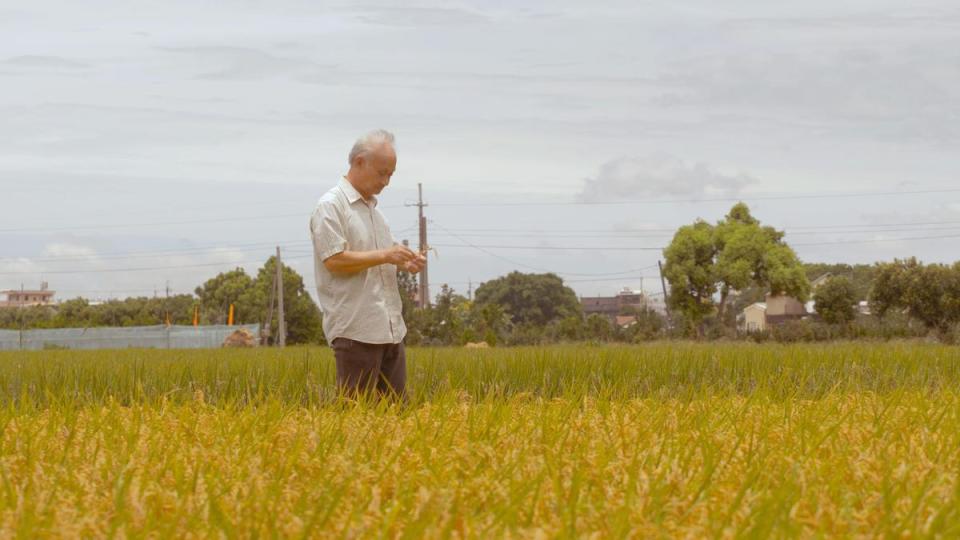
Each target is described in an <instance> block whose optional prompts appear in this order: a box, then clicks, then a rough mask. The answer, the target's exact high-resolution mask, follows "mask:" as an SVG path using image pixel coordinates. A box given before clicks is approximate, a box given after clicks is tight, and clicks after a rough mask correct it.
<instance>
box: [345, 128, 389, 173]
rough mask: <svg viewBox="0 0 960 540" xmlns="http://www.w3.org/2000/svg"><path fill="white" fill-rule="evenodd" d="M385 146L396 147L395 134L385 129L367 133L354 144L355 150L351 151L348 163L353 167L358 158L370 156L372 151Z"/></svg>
mask: <svg viewBox="0 0 960 540" xmlns="http://www.w3.org/2000/svg"><path fill="white" fill-rule="evenodd" d="M384 144H389V145H390V146H393V145H394V137H393V133H390V132H389V131H387V130H385V129H375V130H373V131H371V132H370V133H367V134H366V135H364V136H363V137H360V138H359V139H357V142H355V143H353V148H352V149H351V150H350V156H349V157H348V160H349V161H348V163H350V164H351V165H353V160H354V159H356V158H357V156H364V155H366V154H368V153H369V152H370V151H371V150H374V149H376V148H378V147H380V146H382V145H384Z"/></svg>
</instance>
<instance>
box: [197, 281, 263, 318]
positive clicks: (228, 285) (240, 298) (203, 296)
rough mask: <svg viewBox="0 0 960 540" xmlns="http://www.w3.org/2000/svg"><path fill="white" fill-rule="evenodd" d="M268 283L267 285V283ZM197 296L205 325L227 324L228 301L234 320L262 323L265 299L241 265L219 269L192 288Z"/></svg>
mask: <svg viewBox="0 0 960 540" xmlns="http://www.w3.org/2000/svg"><path fill="white" fill-rule="evenodd" d="M268 286H269V285H268ZM194 292H195V293H196V295H197V297H198V298H199V299H200V305H201V310H202V311H201V320H202V321H203V322H205V323H207V324H226V323H227V314H228V313H229V310H230V304H233V306H234V310H233V320H234V322H236V323H239V324H246V323H255V322H261V321H262V320H263V317H262V315H261V311H265V310H266V303H267V298H266V297H265V296H260V295H258V294H257V293H258V292H259V291H258V289H257V287H256V286H255V284H254V280H253V278H251V277H250V276H249V275H247V273H246V271H244V269H243V268H236V269H234V270H230V271H229V272H221V273H219V274H217V275H216V276H215V277H213V278H211V279H208V280H207V281H206V282H204V284H203V285H201V286H199V287H197V288H196V290H195V291H194Z"/></svg>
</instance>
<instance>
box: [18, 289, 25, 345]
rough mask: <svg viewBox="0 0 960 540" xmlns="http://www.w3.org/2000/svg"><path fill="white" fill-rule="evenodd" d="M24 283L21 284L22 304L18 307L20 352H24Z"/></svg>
mask: <svg viewBox="0 0 960 540" xmlns="http://www.w3.org/2000/svg"><path fill="white" fill-rule="evenodd" d="M23 294H24V293H23V282H20V302H19V306H17V314H18V315H20V350H21V351H22V350H23V302H24V300H23Z"/></svg>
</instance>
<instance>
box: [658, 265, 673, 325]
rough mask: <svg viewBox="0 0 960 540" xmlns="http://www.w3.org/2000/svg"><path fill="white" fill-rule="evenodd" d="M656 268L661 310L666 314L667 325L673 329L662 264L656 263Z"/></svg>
mask: <svg viewBox="0 0 960 540" xmlns="http://www.w3.org/2000/svg"><path fill="white" fill-rule="evenodd" d="M657 268H659V269H660V286H661V287H662V288H663V309H664V311H665V312H666V314H667V324H668V325H669V326H670V328H673V317H672V316H671V315H670V302H669V300H670V299H669V298H668V297H667V281H666V280H665V279H663V264H661V263H660V261H657Z"/></svg>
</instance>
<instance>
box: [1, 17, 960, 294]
mask: <svg viewBox="0 0 960 540" xmlns="http://www.w3.org/2000/svg"><path fill="white" fill-rule="evenodd" d="M0 34H2V35H3V36H4V38H3V39H2V40H0V89H2V90H0V111H2V112H0V118H2V122H0V289H5V288H19V287H20V285H21V283H23V284H24V285H25V286H26V287H27V288H31V287H36V286H38V285H39V282H40V281H41V280H46V281H48V282H49V283H50V287H51V288H53V289H56V290H57V291H58V296H60V297H62V298H67V297H74V296H78V295H83V296H86V297H91V298H105V297H115V296H127V295H144V294H151V295H152V294H153V291H155V290H156V291H158V292H160V293H162V292H163V290H164V288H165V286H166V284H167V283H168V282H169V284H170V287H171V289H172V290H173V291H174V292H190V291H192V289H193V288H194V287H195V286H196V285H198V284H199V283H201V282H202V281H203V280H205V279H207V278H208V277H211V276H213V275H215V274H216V273H217V272H219V271H223V270H226V269H229V268H232V267H235V266H238V265H239V266H243V267H244V268H246V269H248V270H249V271H251V272H254V271H255V269H256V268H257V267H258V266H259V265H260V264H262V262H263V260H264V259H266V257H267V256H269V254H270V253H271V252H272V250H273V246H275V245H277V244H280V245H281V246H283V249H284V253H285V256H286V258H287V259H288V261H289V263H290V264H291V265H292V266H294V267H295V268H296V269H297V270H299V271H300V272H301V273H302V274H303V275H304V276H305V277H306V279H307V282H308V283H310V284H312V282H313V262H312V259H311V256H310V249H309V237H308V234H307V221H308V216H309V213H310V210H311V208H312V206H313V204H314V202H315V201H316V199H317V198H318V197H319V196H320V195H321V194H322V193H323V192H324V191H326V190H327V189H328V188H329V187H331V186H332V185H333V184H334V183H335V182H336V181H337V179H338V178H339V177H340V176H341V175H342V174H343V173H344V172H345V170H346V153H347V151H348V150H349V147H350V146H351V144H352V142H353V140H354V139H355V138H356V137H357V136H358V135H360V134H361V133H363V132H365V131H367V130H369V129H372V128H377V127H383V128H387V129H390V130H392V131H394V132H395V133H396V135H397V140H398V150H399V164H398V169H397V173H396V175H395V176H394V178H393V182H392V184H391V186H390V188H388V190H387V191H386V192H384V194H383V196H382V200H381V204H382V208H383V211H384V213H385V214H386V216H387V218H388V219H389V221H390V223H391V224H392V227H393V229H394V230H395V231H396V235H397V237H400V238H403V237H408V238H410V239H411V240H412V241H415V240H416V232H415V230H414V229H413V227H414V226H415V224H416V209H415V208H411V207H408V206H405V205H406V204H408V203H410V202H412V201H413V200H414V199H415V196H416V184H417V183H418V182H422V183H423V185H424V193H425V198H426V200H427V202H428V203H429V204H430V205H431V206H430V207H428V209H427V213H428V217H429V218H430V219H431V221H432V222H431V229H430V235H431V240H432V243H433V244H434V246H435V248H436V251H435V253H434V254H433V255H431V257H432V260H431V281H432V282H433V284H434V289H436V286H437V285H439V284H440V283H442V282H447V283H450V284H452V286H453V287H454V288H455V289H457V290H458V291H462V292H466V289H467V287H468V282H469V281H472V282H473V283H474V284H476V283H479V282H481V281H483V280H485V279H490V278H492V277H496V276H499V275H502V274H504V273H506V272H509V271H511V270H515V269H519V270H524V271H535V270H541V271H542V270H550V271H554V272H557V273H560V274H562V275H563V276H564V277H565V278H566V279H568V280H569V282H570V285H571V286H573V287H574V288H575V289H576V290H577V292H578V293H580V294H583V295H592V294H611V293H614V292H616V291H617V290H619V289H620V288H622V287H624V286H628V287H632V288H640V287H641V286H643V287H644V288H646V289H648V290H656V288H657V287H658V286H659V283H658V282H657V281H655V278H656V275H657V274H656V271H655V270H653V269H650V266H651V265H655V264H656V261H657V259H658V257H659V256H660V252H659V251H658V248H660V247H662V246H663V245H665V244H666V243H667V242H668V241H669V237H670V231H672V230H673V229H674V228H675V227H676V226H678V225H681V224H685V223H689V222H692V221H693V220H695V219H696V218H698V217H699V218H703V219H707V220H711V221H713V220H716V219H719V218H720V217H722V216H723V214H724V213H725V211H726V210H727V209H728V208H729V206H731V205H732V204H733V202H734V201H735V200H737V199H743V200H745V201H747V202H748V203H749V204H750V205H751V208H752V209H753V210H754V213H755V214H756V215H757V216H758V217H759V218H760V219H761V220H762V221H764V222H766V223H769V224H772V225H775V226H777V227H780V228H783V229H785V230H786V231H787V239H788V241H789V242H790V243H791V244H792V245H794V247H795V248H796V250H797V251H798V253H799V254H800V256H801V258H803V259H804V260H806V261H818V262H819V261H822V262H851V263H852V262H872V261H876V260H889V259H892V258H894V257H904V256H909V255H917V256H919V257H921V258H923V259H924V260H927V261H947V260H954V259H956V257H957V256H956V254H957V253H958V251H960V159H958V157H960V6H958V5H957V3H956V2H955V1H953V0H915V1H912V2H903V1H899V0H898V1H892V0H808V1H806V2H789V3H787V2H770V1H768V0H764V1H761V0H731V1H726V2H716V1H714V0H695V1H690V0H682V1H670V2H667V1H637V0H631V1H623V2H582V1H576V2H574V1H564V0H559V1H557V0H555V1H550V2H540V1H529V2H506V1H499V0H483V1H479V0H477V1H461V2H402V3H401V2H396V3H389V2H379V3H378V2H359V1H358V2H342V3H340V2H315V1H307V0H303V1H296V0H277V1H273V2H252V1H247V2H242V1H221V2H186V1H178V0H164V1H156V2H129V1H127V2H121V1H116V0H91V1H89V2H83V3H76V2H44V1H31V2H26V1H12V0H4V1H0Z"/></svg>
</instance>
